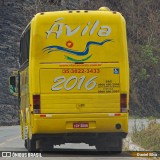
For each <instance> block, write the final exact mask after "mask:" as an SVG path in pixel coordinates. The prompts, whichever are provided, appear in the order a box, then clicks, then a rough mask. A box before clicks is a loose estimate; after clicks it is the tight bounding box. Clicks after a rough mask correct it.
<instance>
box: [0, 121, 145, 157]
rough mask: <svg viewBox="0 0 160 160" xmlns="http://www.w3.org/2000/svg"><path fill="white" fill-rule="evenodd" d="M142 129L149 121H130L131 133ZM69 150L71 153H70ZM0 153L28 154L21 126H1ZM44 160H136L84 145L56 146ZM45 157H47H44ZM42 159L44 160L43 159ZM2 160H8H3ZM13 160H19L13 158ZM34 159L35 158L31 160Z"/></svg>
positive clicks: (124, 153) (126, 153)
mask: <svg viewBox="0 0 160 160" xmlns="http://www.w3.org/2000/svg"><path fill="white" fill-rule="evenodd" d="M135 123H136V125H137V127H138V126H139V128H141V126H142V125H141V123H142V124H143V127H144V126H145V127H146V126H147V124H148V121H146V120H136V121H135V120H130V121H129V132H132V129H133V128H134V126H135ZM68 150H69V151H68ZM0 151H4V152H6V151H19V152H20V151H21V152H26V151H27V150H26V149H25V148H24V142H23V141H22V140H21V135H20V126H1V127H0ZM86 151H87V152H86ZM42 156H43V158H44V159H50V158H52V159H56V160H58V159H63V160H75V157H76V159H77V160H81V159H83V160H99V159H100V160H103V159H112V160H120V159H126V160H135V157H130V153H129V152H127V151H124V152H123V153H122V154H120V155H114V154H104V153H100V154H99V153H97V152H96V149H95V147H94V146H89V145H87V144H84V143H80V144H71V143H67V144H65V145H61V146H55V151H54V152H53V153H50V154H48V153H45V154H43V155H42ZM44 156H45V157H44ZM43 158H42V159H43ZM1 159H6V158H2V157H1ZM12 159H17V157H16V158H12ZM31 159H33V158H31ZM138 159H139V160H144V159H145V158H138Z"/></svg>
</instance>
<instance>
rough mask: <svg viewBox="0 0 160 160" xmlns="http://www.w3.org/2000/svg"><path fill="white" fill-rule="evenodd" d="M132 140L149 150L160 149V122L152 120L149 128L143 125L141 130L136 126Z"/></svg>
mask: <svg viewBox="0 0 160 160" xmlns="http://www.w3.org/2000/svg"><path fill="white" fill-rule="evenodd" d="M132 141H133V142H134V143H136V144H138V145H139V146H141V147H142V148H144V149H146V150H148V151H160V124H158V123H156V121H151V122H150V123H149V125H148V127H147V128H144V127H142V130H140V131H138V129H137V128H136V126H135V127H134V131H133V133H132Z"/></svg>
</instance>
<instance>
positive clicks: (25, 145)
mask: <svg viewBox="0 0 160 160" xmlns="http://www.w3.org/2000/svg"><path fill="white" fill-rule="evenodd" d="M24 147H25V148H26V149H27V140H26V139H25V140H24Z"/></svg>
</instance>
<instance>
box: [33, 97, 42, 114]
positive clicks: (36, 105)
mask: <svg viewBox="0 0 160 160" xmlns="http://www.w3.org/2000/svg"><path fill="white" fill-rule="evenodd" d="M33 113H40V95H33Z"/></svg>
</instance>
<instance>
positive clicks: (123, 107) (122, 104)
mask: <svg viewBox="0 0 160 160" xmlns="http://www.w3.org/2000/svg"><path fill="white" fill-rule="evenodd" d="M120 107H121V112H127V94H121V95H120Z"/></svg>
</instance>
